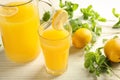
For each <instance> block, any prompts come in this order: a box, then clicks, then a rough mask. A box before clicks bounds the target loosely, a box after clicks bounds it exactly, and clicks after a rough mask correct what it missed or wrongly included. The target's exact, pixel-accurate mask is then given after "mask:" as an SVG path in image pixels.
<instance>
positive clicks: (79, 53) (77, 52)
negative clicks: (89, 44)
mask: <svg viewBox="0 0 120 80" xmlns="http://www.w3.org/2000/svg"><path fill="white" fill-rule="evenodd" d="M83 54H84V49H78V48H75V47H74V46H71V47H70V56H73V55H76V56H83Z"/></svg>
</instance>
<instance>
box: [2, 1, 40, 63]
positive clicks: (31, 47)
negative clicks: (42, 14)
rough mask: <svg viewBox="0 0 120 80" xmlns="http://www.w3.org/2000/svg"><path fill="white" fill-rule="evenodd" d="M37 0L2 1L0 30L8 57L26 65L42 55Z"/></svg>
mask: <svg viewBox="0 0 120 80" xmlns="http://www.w3.org/2000/svg"><path fill="white" fill-rule="evenodd" d="M37 3H38V2H37V0H0V28H1V34H2V41H3V45H4V48H5V52H6V55H7V56H8V58H9V59H10V60H12V61H14V62H18V63H24V62H29V61H31V60H33V59H35V58H36V57H37V56H38V54H39V53H40V41H39V35H38V28H39V26H40V20H39V15H38V5H37Z"/></svg>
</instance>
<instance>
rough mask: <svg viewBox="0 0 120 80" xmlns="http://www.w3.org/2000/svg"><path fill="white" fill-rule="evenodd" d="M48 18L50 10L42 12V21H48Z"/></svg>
mask: <svg viewBox="0 0 120 80" xmlns="http://www.w3.org/2000/svg"><path fill="white" fill-rule="evenodd" d="M49 19H50V11H46V12H45V13H44V15H43V18H42V20H43V21H45V22H46V21H48V20H49Z"/></svg>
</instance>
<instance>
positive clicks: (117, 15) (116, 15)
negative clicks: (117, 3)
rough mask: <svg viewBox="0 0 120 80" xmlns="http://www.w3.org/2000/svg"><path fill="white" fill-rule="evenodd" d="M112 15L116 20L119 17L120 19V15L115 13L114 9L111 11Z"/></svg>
mask: <svg viewBox="0 0 120 80" xmlns="http://www.w3.org/2000/svg"><path fill="white" fill-rule="evenodd" d="M112 13H113V15H114V16H115V17H116V18H119V17H120V14H118V13H116V9H115V8H113V9H112Z"/></svg>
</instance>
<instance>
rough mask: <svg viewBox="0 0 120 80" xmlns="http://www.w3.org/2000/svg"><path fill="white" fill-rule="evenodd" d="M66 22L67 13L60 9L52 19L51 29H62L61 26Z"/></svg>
mask: <svg viewBox="0 0 120 80" xmlns="http://www.w3.org/2000/svg"><path fill="white" fill-rule="evenodd" d="M67 20H68V13H67V12H66V11H65V10H63V9H60V10H58V11H57V12H56V13H55V15H54V16H53V19H52V27H53V28H54V29H56V30H61V29H63V24H64V23H65V22H66V21H67Z"/></svg>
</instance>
